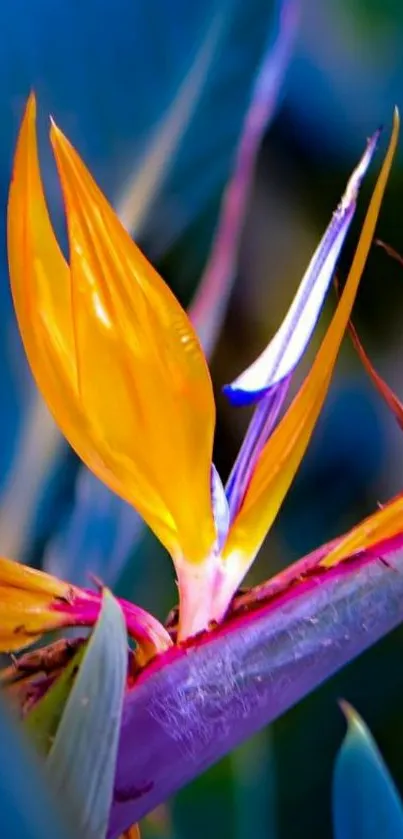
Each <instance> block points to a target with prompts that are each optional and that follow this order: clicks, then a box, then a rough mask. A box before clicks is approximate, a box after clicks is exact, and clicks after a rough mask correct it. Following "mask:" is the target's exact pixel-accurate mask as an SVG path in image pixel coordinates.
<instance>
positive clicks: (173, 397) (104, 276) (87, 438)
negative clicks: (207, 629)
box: [9, 100, 215, 562]
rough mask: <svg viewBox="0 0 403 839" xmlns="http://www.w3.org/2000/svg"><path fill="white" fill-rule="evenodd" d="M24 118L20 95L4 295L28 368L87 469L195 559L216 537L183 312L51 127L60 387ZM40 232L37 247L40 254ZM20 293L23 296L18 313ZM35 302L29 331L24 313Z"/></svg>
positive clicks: (209, 413)
mask: <svg viewBox="0 0 403 839" xmlns="http://www.w3.org/2000/svg"><path fill="white" fill-rule="evenodd" d="M34 118H35V113H34V107H33V105H32V100H31V102H30V103H29V105H28V109H27V114H26V117H25V120H24V123H23V128H22V130H21V136H20V140H19V143H18V147H17V154H16V163H15V170H14V179H13V185H12V189H11V192H10V204H9V249H10V273H11V281H12V285H13V293H14V289H15V288H16V289H17V290H18V292H19V293H14V299H15V303H16V309H17V312H18V316H19V322H20V326H21V330H22V334H23V338H24V342H25V346H26V349H27V354H28V358H29V361H30V363H31V366H32V368H33V372H34V374H35V376H36V379H37V381H38V384H39V386H40V388H41V390H42V393H43V395H44V396H45V398H46V400H47V402H48V404H49V407H50V408H51V410H52V412H53V414H54V416H55V419H56V421H57V423H58V425H59V426H60V428H61V430H62V431H63V433H64V434H65V436H66V437H67V439H68V440H69V442H70V443H71V445H72V446H73V448H75V450H76V451H77V453H78V454H79V455H80V457H81V458H82V459H83V460H84V462H85V463H86V464H87V465H88V466H89V468H90V469H91V470H92V471H93V472H94V473H95V474H96V475H97V476H98V477H99V478H101V479H102V480H104V482H105V483H107V484H108V486H110V487H111V489H113V490H114V491H115V492H117V493H118V494H119V495H121V496H122V497H123V498H125V499H126V500H127V501H129V502H130V503H132V504H133V505H134V506H135V507H136V508H137V509H138V511H139V512H140V514H141V515H142V516H143V517H144V518H145V520H146V521H147V522H148V524H149V525H150V526H151V527H152V529H153V530H154V531H155V533H156V534H157V536H158V537H159V538H160V539H161V541H162V542H163V543H164V544H165V545H166V547H167V548H168V550H169V551H170V552H171V554H172V555H173V556H174V557H176V556H183V555H185V556H186V558H187V559H188V560H191V561H196V562H197V561H199V560H202V559H203V558H204V557H205V556H206V555H207V554H208V553H209V551H210V549H211V546H212V544H213V542H214V539H215V528H214V522H213V516H212V511H211V502H210V467H211V453H212V444H213V433H214V422H215V409H214V399H213V392H212V385H211V380H210V376H209V372H208V369H207V365H206V362H205V359H204V356H203V353H202V350H201V348H200V345H199V342H198V340H197V338H196V336H195V334H194V331H193V328H192V326H191V324H190V322H189V320H188V318H187V316H186V314H185V312H184V311H183V309H182V308H181V306H180V305H179V303H178V302H177V301H176V300H175V298H174V296H173V295H172V293H171V292H170V290H169V289H168V287H167V286H166V285H165V283H164V282H163V280H162V279H161V278H160V277H159V275H158V274H157V273H156V271H154V269H153V268H152V266H151V265H150V264H149V263H148V261H147V260H146V258H145V257H144V256H143V254H142V253H141V252H140V250H139V249H138V248H137V247H136V245H135V244H134V243H133V242H132V240H131V239H130V236H129V235H128V234H127V233H126V231H125V230H124V228H123V227H122V225H121V224H120V222H119V220H118V219H117V217H116V215H115V214H114V212H113V210H112V208H111V207H110V205H109V204H108V202H107V201H106V199H105V197H104V196H103V195H102V193H101V192H100V190H99V189H98V187H97V186H96V184H95V182H94V181H93V180H92V178H91V176H90V174H89V173H88V171H87V170H86V168H85V166H84V164H83V163H82V161H81V160H80V158H79V157H78V155H77V154H76V152H75V151H74V149H73V148H72V147H71V145H70V144H69V142H68V141H67V140H66V138H65V137H64V136H63V134H62V133H61V132H60V131H59V129H57V128H56V126H53V127H52V130H51V139H52V144H53V147H54V151H55V155H56V161H57V165H58V169H59V174H60V178H61V182H62V188H63V193H64V198H65V205H66V215H67V224H68V232H69V241H70V259H71V266H70V276H69V280H70V285H69V290H70V295H71V299H70V309H69V311H70V312H71V313H72V315H71V319H70V321H69V324H68V325H67V326H66V325H65V324H64V325H63V329H62V331H63V336H64V337H66V336H67V337H66V346H67V345H68V347H69V350H68V359H69V362H70V365H69V370H72V371H73V374H74V375H73V377H71V378H72V380H71V382H70V381H69V382H66V376H65V375H64V378H63V374H64V368H62V367H61V360H62V359H61V356H63V353H59V352H58V349H57V346H56V345H55V342H51V343H50V335H49V330H50V327H49V326H48V324H49V322H52V321H53V319H54V317H55V313H54V310H53V308H51V307H50V305H49V299H50V297H48V298H46V296H45V295H43V296H42V297H38V291H37V289H38V282H39V281H38V278H37V273H38V271H39V272H40V277H41V279H43V278H46V280H45V279H43V286H44V287H46V289H47V291H49V288H48V287H51V286H52V285H53V284H55V282H56V278H57V279H58V275H57V272H56V274H55V270H54V268H53V265H52V262H51V261H50V260H49V259H47V256H48V250H47V248H48V246H49V241H52V242H54V236H53V232H52V231H51V228H50V227H46V229H45V228H43V229H42V231H39V230H38V229H37V226H36V206H37V202H38V200H39V203H40V206H42V203H41V202H42V201H43V191H42V187H41V185H40V177H39V170H38V160H37V152H36V144H35V125H34ZM32 171H35V173H37V176H38V183H37V182H36V179H34V178H33V175H32ZM38 184H39V186H38ZM34 186H35V188H34ZM38 195H39V199H38ZM40 233H41V236H40V235H39V234H40ZM39 239H40V241H41V242H42V243H43V242H46V249H45V245H43V244H42V245H41V247H42V250H41V251H40V253H39V257H40V258H38V252H39V244H38V242H39ZM38 265H39V268H38ZM24 297H25V299H29V300H30V301H31V304H30V310H29V312H26V307H25V304H24V300H23V298H24ZM66 305H67V304H66ZM35 306H36V309H37V310H38V312H39V315H38V318H40V332H39V328H38V329H36V326H35V327H32V326H31V320H30V317H29V315H30V313H31V311H32V310H33V309H34V308H35ZM61 328H62V326H61ZM67 342H68V343H67ZM69 385H70V386H69Z"/></svg>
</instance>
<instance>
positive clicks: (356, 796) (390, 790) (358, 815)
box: [333, 703, 403, 839]
mask: <svg viewBox="0 0 403 839" xmlns="http://www.w3.org/2000/svg"><path fill="white" fill-rule="evenodd" d="M342 707H343V710H344V712H345V714H346V717H347V722H348V731H347V734H346V737H345V739H344V742H343V745H342V747H341V749H340V751H339V754H338V756H337V760H336V765H335V771H334V777H333V822H334V839H401V837H402V836H403V807H402V802H401V800H400V798H399V795H398V792H397V790H396V787H395V785H394V783H393V780H392V778H391V776H390V775H389V772H388V769H387V767H386V765H385V763H384V761H383V758H382V756H381V754H380V752H379V750H378V747H377V745H376V743H375V741H374V739H373V738H372V735H371V733H370V732H369V730H368V728H367V727H366V725H365V723H364V722H363V720H362V719H361V717H360V716H359V715H358V714H357V712H356V711H355V710H354V709H353V708H352V707H351V706H350V705H348V704H347V703H343V704H342Z"/></svg>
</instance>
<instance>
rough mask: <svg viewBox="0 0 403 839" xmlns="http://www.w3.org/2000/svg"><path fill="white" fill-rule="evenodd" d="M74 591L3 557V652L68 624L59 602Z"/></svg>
mask: <svg viewBox="0 0 403 839" xmlns="http://www.w3.org/2000/svg"><path fill="white" fill-rule="evenodd" d="M71 591H72V588H71V586H69V584H68V583H63V582H62V581H61V580H57V579H56V578H55V577H51V576H50V575H49V574H44V573H43V572H41V571H36V570H35V569H33V568H27V567H26V566H24V565H20V564H19V563H17V562H12V560H10V559H5V558H4V557H1V558H0V616H1V617H0V652H11V651H13V650H18V649H21V648H22V647H25V646H27V645H28V644H32V643H33V642H34V641H35V640H37V639H38V638H40V637H41V635H43V634H44V633H45V632H49V631H50V630H51V629H57V628H58V627H59V626H63V624H64V623H65V616H64V614H63V612H62V611H60V612H57V611H54V609H53V608H52V606H54V604H55V603H56V602H59V603H60V602H61V601H63V600H65V601H67V600H68V599H69V597H70V594H71Z"/></svg>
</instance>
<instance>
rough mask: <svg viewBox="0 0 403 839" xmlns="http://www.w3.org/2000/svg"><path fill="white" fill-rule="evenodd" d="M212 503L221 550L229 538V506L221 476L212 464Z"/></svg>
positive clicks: (218, 543)
mask: <svg viewBox="0 0 403 839" xmlns="http://www.w3.org/2000/svg"><path fill="white" fill-rule="evenodd" d="M211 504H212V507H213V514H214V521H215V525H216V530H217V548H218V549H219V550H220V549H221V548H222V546H223V544H224V542H225V540H226V538H227V533H228V528H229V507H228V502H227V497H226V495H225V491H224V487H223V485H222V481H221V478H220V476H219V474H218V472H217V469H216V468H215V466H214V463H213V464H212V465H211Z"/></svg>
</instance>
